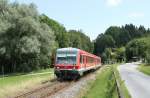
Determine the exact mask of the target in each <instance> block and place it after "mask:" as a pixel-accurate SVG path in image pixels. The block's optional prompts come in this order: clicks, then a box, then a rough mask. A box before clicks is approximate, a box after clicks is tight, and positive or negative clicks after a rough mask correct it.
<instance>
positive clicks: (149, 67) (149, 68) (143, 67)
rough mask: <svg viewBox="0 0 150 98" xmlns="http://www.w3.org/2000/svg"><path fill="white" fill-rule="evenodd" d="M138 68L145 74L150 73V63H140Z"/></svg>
mask: <svg viewBox="0 0 150 98" xmlns="http://www.w3.org/2000/svg"><path fill="white" fill-rule="evenodd" d="M138 70H139V71H141V72H143V73H145V74H147V75H150V65H146V64H141V65H140V66H139V67H138Z"/></svg>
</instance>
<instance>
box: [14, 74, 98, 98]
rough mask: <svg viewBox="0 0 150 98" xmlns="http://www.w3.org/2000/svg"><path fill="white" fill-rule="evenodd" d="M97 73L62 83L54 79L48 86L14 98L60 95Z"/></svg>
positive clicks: (41, 97)
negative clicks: (61, 92) (60, 92)
mask: <svg viewBox="0 0 150 98" xmlns="http://www.w3.org/2000/svg"><path fill="white" fill-rule="evenodd" d="M95 73H96V71H95V72H91V73H88V74H85V75H84V76H83V77H81V78H80V79H79V80H72V81H62V82H60V81H58V80H57V79H53V80H51V82H50V83H48V84H47V85H44V86H42V87H39V88H37V89H34V90H32V91H29V92H26V93H23V94H20V95H18V96H16V97H13V98H47V97H50V96H52V95H54V94H56V93H58V92H59V91H63V89H66V88H67V87H70V86H71V85H74V83H76V82H78V81H82V79H84V78H87V77H89V76H90V75H92V74H95Z"/></svg>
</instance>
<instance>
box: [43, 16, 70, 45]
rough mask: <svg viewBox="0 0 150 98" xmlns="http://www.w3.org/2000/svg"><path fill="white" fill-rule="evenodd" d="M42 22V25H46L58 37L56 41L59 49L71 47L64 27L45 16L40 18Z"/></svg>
mask: <svg viewBox="0 0 150 98" xmlns="http://www.w3.org/2000/svg"><path fill="white" fill-rule="evenodd" d="M40 21H41V22H42V23H46V24H47V25H48V26H49V27H50V28H51V29H52V30H53V31H54V34H55V36H56V38H55V41H56V42H57V43H58V47H60V48H64V47H68V46H69V45H68V41H69V39H68V35H67V31H66V29H65V27H64V26H63V25H61V24H60V23H58V22H57V21H55V20H53V19H50V18H49V17H48V16H46V15H44V14H42V15H41V16H40Z"/></svg>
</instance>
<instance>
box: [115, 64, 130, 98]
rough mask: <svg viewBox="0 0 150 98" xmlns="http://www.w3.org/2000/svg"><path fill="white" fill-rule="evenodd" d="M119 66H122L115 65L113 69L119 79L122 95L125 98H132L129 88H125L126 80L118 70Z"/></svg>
mask: <svg viewBox="0 0 150 98" xmlns="http://www.w3.org/2000/svg"><path fill="white" fill-rule="evenodd" d="M119 65H120V64H115V65H113V69H114V72H115V75H116V78H117V80H118V82H119V85H120V90H121V93H122V95H123V96H124V98H131V95H130V93H129V91H128V89H127V87H126V86H125V83H124V80H122V79H121V77H120V74H119V71H118V70H117V67H118V66H119Z"/></svg>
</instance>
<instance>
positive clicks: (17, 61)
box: [0, 0, 150, 74]
mask: <svg viewBox="0 0 150 98" xmlns="http://www.w3.org/2000/svg"><path fill="white" fill-rule="evenodd" d="M149 36H150V29H148V28H147V29H146V28H145V27H144V26H139V27H137V26H135V25H133V24H126V25H125V26H122V27H118V26H111V27H109V28H108V29H107V30H106V31H105V32H104V33H101V34H99V35H98V36H97V38H96V39H95V40H93V41H91V40H90V37H88V36H87V35H85V32H83V31H82V30H66V28H65V27H64V26H63V24H61V23H59V22H57V21H56V20H53V19H51V18H49V17H48V16H47V15H45V14H39V12H38V10H37V7H36V5H34V4H32V3H31V4H29V5H27V4H19V3H17V2H13V3H10V2H9V1H7V0H0V74H2V73H15V72H30V71H33V70H38V69H44V68H49V67H50V66H51V64H52V63H53V60H54V54H55V50H56V49H57V48H63V47H75V48H79V49H82V50H85V51H88V52H90V53H94V54H95V55H98V56H100V57H102V61H103V63H108V62H110V63H114V62H123V61H125V62H128V61H131V60H132V59H133V58H137V59H138V60H142V61H143V62H145V63H148V64H150V45H149V44H150V37H149Z"/></svg>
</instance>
